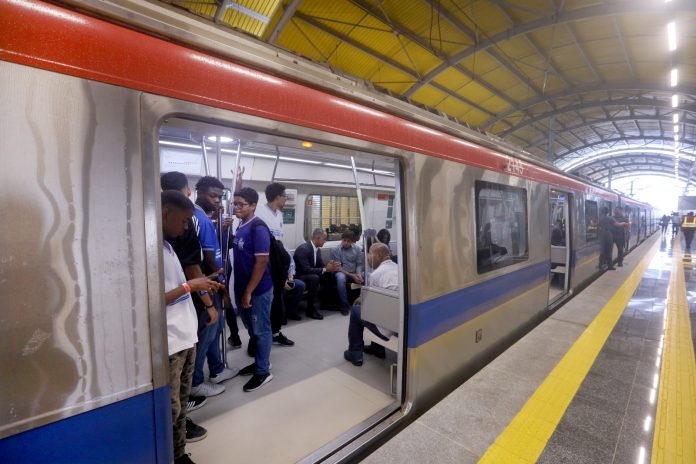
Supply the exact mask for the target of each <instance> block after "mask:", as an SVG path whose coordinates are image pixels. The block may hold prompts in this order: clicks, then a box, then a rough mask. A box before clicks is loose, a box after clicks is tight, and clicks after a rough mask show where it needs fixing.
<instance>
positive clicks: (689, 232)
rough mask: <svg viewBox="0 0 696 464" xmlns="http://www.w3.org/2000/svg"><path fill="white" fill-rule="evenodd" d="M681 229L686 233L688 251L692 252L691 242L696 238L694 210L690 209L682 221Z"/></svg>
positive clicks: (685, 239) (685, 240) (685, 242)
mask: <svg viewBox="0 0 696 464" xmlns="http://www.w3.org/2000/svg"><path fill="white" fill-rule="evenodd" d="M681 230H682V232H683V234H684V246H685V247H686V249H685V250H686V251H687V252H688V253H691V242H692V241H693V239H694V232H695V231H696V218H695V217H694V212H693V211H689V212H688V213H687V214H686V216H684V220H683V221H682V225H681Z"/></svg>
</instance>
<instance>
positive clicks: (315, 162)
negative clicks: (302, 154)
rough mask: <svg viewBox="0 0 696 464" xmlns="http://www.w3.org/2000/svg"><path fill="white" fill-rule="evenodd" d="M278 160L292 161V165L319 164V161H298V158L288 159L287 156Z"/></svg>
mask: <svg viewBox="0 0 696 464" xmlns="http://www.w3.org/2000/svg"><path fill="white" fill-rule="evenodd" d="M280 159H281V160H283V161H292V162H293V163H305V164H321V161H314V160H307V159H300V158H289V157H287V156H281V157H280Z"/></svg>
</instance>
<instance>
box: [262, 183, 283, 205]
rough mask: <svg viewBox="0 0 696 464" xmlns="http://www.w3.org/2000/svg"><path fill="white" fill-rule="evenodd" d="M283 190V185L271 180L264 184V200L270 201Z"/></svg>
mask: <svg viewBox="0 0 696 464" xmlns="http://www.w3.org/2000/svg"><path fill="white" fill-rule="evenodd" d="M284 192H285V186H284V185H283V184H279V183H278V182H272V183H270V184H268V185H267V186H266V201H268V202H271V201H273V200H275V199H276V197H277V196H278V195H282V194H283V193H284Z"/></svg>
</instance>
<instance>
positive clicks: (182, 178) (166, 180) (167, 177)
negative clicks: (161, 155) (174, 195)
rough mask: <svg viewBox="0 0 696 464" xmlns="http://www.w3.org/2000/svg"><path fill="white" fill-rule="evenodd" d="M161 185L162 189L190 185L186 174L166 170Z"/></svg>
mask: <svg viewBox="0 0 696 464" xmlns="http://www.w3.org/2000/svg"><path fill="white" fill-rule="evenodd" d="M160 187H161V188H162V190H179V191H181V190H182V189H183V188H184V187H188V178H187V177H186V174H183V173H181V172H178V171H171V172H165V173H164V174H162V175H161V176H160Z"/></svg>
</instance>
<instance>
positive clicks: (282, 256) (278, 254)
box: [251, 218, 291, 288]
mask: <svg viewBox="0 0 696 464" xmlns="http://www.w3.org/2000/svg"><path fill="white" fill-rule="evenodd" d="M256 227H263V228H264V229H266V230H267V231H268V235H269V237H271V247H270V253H269V255H268V263H269V264H270V265H271V280H273V287H274V288H283V287H284V286H285V281H286V280H287V279H288V270H289V269H290V259H291V258H290V254H289V253H288V252H287V251H286V250H285V247H284V246H283V242H281V241H280V240H276V238H275V237H274V236H273V234H272V233H271V229H269V228H268V226H267V225H266V223H265V222H263V221H262V220H261V219H259V218H256V220H255V221H254V223H253V224H252V225H251V228H252V233H253V234H254V236H256Z"/></svg>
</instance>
